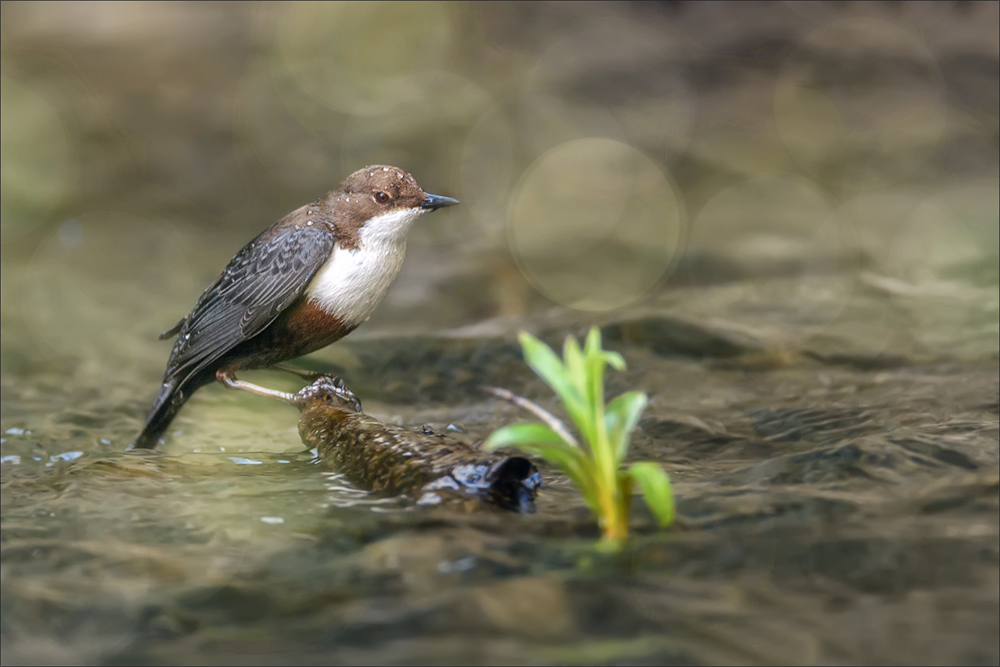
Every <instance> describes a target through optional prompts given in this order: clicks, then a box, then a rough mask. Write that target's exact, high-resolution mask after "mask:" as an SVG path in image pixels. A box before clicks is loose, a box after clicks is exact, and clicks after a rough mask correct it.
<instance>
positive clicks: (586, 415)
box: [563, 336, 597, 445]
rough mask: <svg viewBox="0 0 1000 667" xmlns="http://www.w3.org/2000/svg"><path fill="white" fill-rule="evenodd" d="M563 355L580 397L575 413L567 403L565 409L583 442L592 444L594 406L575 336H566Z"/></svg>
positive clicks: (570, 377)
mask: <svg viewBox="0 0 1000 667" xmlns="http://www.w3.org/2000/svg"><path fill="white" fill-rule="evenodd" d="M563 357H564V358H565V359H566V373H567V375H568V376H569V379H570V382H571V384H572V385H573V389H574V393H575V396H578V397H579V399H580V403H579V409H578V410H577V411H576V412H575V413H574V412H572V411H570V409H569V406H568V405H567V406H566V410H567V412H569V413H570V417H572V419H573V422H574V423H575V424H576V428H577V429H578V430H579V431H580V435H582V436H583V440H584V442H586V443H587V444H588V445H593V442H594V440H595V437H596V435H597V432H596V430H595V429H596V427H597V425H596V424H595V423H594V407H593V404H592V402H591V400H590V396H589V393H588V391H587V368H586V365H585V364H584V358H583V353H582V352H581V351H580V345H579V344H578V343H577V342H576V339H575V338H573V337H571V336H567V337H566V342H565V343H564V344H563Z"/></svg>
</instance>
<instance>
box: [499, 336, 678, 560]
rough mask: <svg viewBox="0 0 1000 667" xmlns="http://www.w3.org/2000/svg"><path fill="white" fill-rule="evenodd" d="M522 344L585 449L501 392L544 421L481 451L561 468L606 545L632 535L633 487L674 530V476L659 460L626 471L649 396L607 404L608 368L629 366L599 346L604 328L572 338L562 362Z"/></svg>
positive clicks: (528, 340) (518, 427)
mask: <svg viewBox="0 0 1000 667" xmlns="http://www.w3.org/2000/svg"><path fill="white" fill-rule="evenodd" d="M518 339H519V340H520V342H521V347H522V348H523V349H524V360H525V361H526V362H527V364H528V366H530V367H531V369H532V370H533V371H535V373H537V374H538V375H539V376H540V377H541V378H542V379H543V380H545V382H546V383H547V384H548V385H549V386H550V387H552V390H553V391H555V393H556V395H558V396H559V398H560V399H561V400H562V404H563V407H565V409H566V412H567V413H568V414H569V417H570V419H571V420H572V422H573V424H574V425H575V426H576V430H577V432H578V433H579V435H580V440H581V441H582V444H581V443H580V442H578V441H577V439H576V437H574V436H573V434H572V433H571V432H570V430H569V429H568V428H566V426H565V425H564V424H563V423H562V422H561V421H560V420H559V419H557V418H556V417H555V416H554V415H552V414H550V413H549V412H547V411H546V410H544V409H543V408H542V407H540V406H538V405H536V404H535V403H532V402H531V401H528V400H527V399H524V398H521V397H518V396H514V395H513V394H511V393H510V392H508V391H506V390H501V389H490V391H492V392H493V393H494V394H496V395H498V396H500V397H502V398H505V399H507V400H511V401H512V402H514V403H515V404H516V405H519V406H521V407H524V408H526V409H528V410H530V411H531V412H532V413H534V414H535V415H537V416H538V417H540V418H541V419H542V422H541V423H540V422H533V423H528V424H515V425H513V426H507V427H505V428H502V429H500V430H498V431H496V432H494V433H493V434H492V435H490V437H489V438H487V440H486V442H485V443H484V445H483V446H484V447H485V448H486V449H487V450H490V451H492V450H494V449H498V448H500V447H508V446H512V447H516V448H517V449H520V450H521V451H523V452H526V453H528V454H534V455H537V456H540V457H541V458H543V459H545V460H546V461H548V462H549V463H551V464H552V465H554V466H556V467H558V468H559V469H560V470H562V472H563V473H564V474H565V475H566V476H567V477H569V479H570V481H571V482H572V483H573V484H574V485H575V486H576V487H577V488H578V489H579V490H580V493H581V494H582V495H583V498H584V500H585V501H586V503H587V506H588V507H589V508H590V511H591V513H592V514H593V515H594V517H595V518H596V519H597V520H598V522H599V524H600V526H601V530H602V533H603V541H604V542H606V543H610V544H618V543H619V542H621V540H623V539H625V538H626V537H628V525H629V506H630V498H631V495H632V488H633V486H635V485H638V488H639V490H640V491H641V492H642V495H643V497H644V499H645V501H646V504H647V505H648V506H649V508H650V510H652V512H653V514H655V515H656V517H657V518H658V519H659V521H660V524H661V525H663V526H669V525H670V524H672V523H673V520H674V513H675V512H674V497H673V491H672V489H671V486H670V479H669V478H668V477H667V474H666V473H665V472H664V471H663V469H662V468H661V467H660V466H659V465H658V464H656V463H652V462H649V461H644V462H641V463H633V464H632V465H631V466H630V467H629V468H627V469H623V468H622V461H623V460H624V459H625V454H626V453H627V452H628V446H629V440H630V438H631V435H632V431H633V430H634V429H635V427H636V424H638V422H639V415H641V414H642V411H643V409H645V407H646V403H647V397H646V394H644V393H642V392H639V391H629V392H626V393H624V394H622V395H621V396H618V397H617V398H615V399H614V400H613V401H611V403H609V404H608V405H605V404H604V366H605V365H609V366H611V367H613V368H615V369H617V370H624V369H625V360H624V359H622V356H621V355H620V354H618V353H617V352H611V351H608V350H604V349H602V348H601V331H600V329H599V328H597V327H592V328H591V329H590V332H589V333H588V334H587V341H586V343H585V344H584V347H583V349H580V345H579V343H577V341H576V339H575V338H573V337H571V336H567V338H566V343H565V345H564V346H563V358H562V359H560V358H559V357H558V356H557V355H556V353H555V352H553V351H552V348H550V347H549V346H548V345H546V344H545V343H543V342H541V341H540V340H538V339H537V338H535V337H534V336H532V335H530V334H528V333H525V332H521V334H520V335H519V337H518Z"/></svg>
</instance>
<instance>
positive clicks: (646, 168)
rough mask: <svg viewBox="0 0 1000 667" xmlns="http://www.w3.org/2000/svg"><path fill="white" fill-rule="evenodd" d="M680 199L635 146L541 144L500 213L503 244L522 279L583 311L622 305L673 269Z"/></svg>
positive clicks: (680, 227)
mask: <svg viewBox="0 0 1000 667" xmlns="http://www.w3.org/2000/svg"><path fill="white" fill-rule="evenodd" d="M683 216H684V213H683V203H682V201H681V199H680V197H679V196H678V195H677V193H676V191H675V190H674V188H673V186H672V185H671V183H670V181H669V180H668V179H667V177H666V176H665V175H664V173H663V171H662V170H661V169H660V167H659V166H657V165H656V164H655V163H654V162H653V161H652V160H650V159H649V158H648V157H647V156H646V155H644V154H643V153H642V152H640V151H638V150H636V149H635V148H633V147H631V146H629V145H628V144H624V143H621V142H618V141H613V140H610V139H603V138H590V139H579V140H576V141H570V142H567V143H564V144H561V145H559V146H556V147H555V148H553V149H551V150H549V151H547V152H546V153H545V154H544V155H542V156H541V157H540V158H538V159H537V160H536V161H535V162H534V163H533V164H532V165H531V166H530V167H529V168H528V169H527V170H526V171H525V173H524V175H523V176H522V177H521V179H520V182H519V183H518V185H517V187H516V189H515V194H514V196H513V198H512V199H511V204H510V208H509V211H508V218H507V225H508V227H507V229H508V238H509V241H510V247H511V251H512V253H513V254H514V258H515V260H516V261H517V263H518V266H519V268H520V269H521V271H522V272H523V273H524V275H525V277H526V278H527V279H528V281H529V282H530V283H531V284H532V285H533V286H534V287H535V288H536V289H538V290H539V291H540V292H541V293H543V294H544V295H545V296H547V297H548V298H550V299H552V300H553V301H556V302H558V303H561V304H564V305H567V306H570V307H572V308H576V309H579V310H586V311H607V310H613V309H616V308H621V307H623V306H627V305H629V304H631V303H633V302H635V301H637V300H638V299H640V298H642V297H643V296H644V295H645V294H647V293H648V292H649V291H650V290H651V289H652V288H653V287H654V286H655V285H656V284H657V283H658V282H660V281H661V280H662V279H663V278H664V277H665V275H666V274H667V272H668V271H669V270H670V269H671V268H672V267H673V266H674V262H675V259H676V257H677V254H678V249H679V247H678V246H679V242H680V239H681V232H682V230H683V224H684V223H683V219H684V217H683Z"/></svg>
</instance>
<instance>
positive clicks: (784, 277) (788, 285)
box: [685, 173, 856, 335]
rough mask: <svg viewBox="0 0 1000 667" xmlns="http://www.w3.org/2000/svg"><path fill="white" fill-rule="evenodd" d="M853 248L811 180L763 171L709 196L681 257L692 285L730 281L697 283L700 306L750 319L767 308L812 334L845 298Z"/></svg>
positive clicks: (849, 230) (849, 231) (849, 232)
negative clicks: (721, 285) (721, 286)
mask: <svg viewBox="0 0 1000 667" xmlns="http://www.w3.org/2000/svg"><path fill="white" fill-rule="evenodd" d="M855 249H856V240H855V238H854V230H853V227H852V226H851V224H850V223H849V222H848V221H847V220H845V219H843V217H842V216H841V215H838V214H837V212H835V211H834V210H833V207H832V206H831V205H830V204H829V202H828V201H827V198H826V197H825V196H824V195H823V193H822V192H820V191H819V189H818V188H817V187H816V186H815V185H814V184H813V183H812V182H811V181H810V180H808V179H806V178H803V177H800V176H793V175H790V174H781V173H778V174H766V175H761V176H757V177H755V178H751V179H747V180H745V181H741V182H739V183H736V184H735V185H731V186H729V187H727V188H725V189H723V190H721V191H719V192H718V193H716V194H715V195H714V196H713V197H712V198H711V199H709V201H708V202H706V204H705V205H704V206H703V207H702V209H701V210H700V211H699V213H698V215H697V216H696V217H695V219H694V222H693V224H692V226H691V233H690V235H689V237H688V252H687V256H686V258H685V265H686V270H687V274H688V279H689V281H690V283H691V284H692V285H693V286H699V285H705V284H714V283H720V282H721V283H725V284H726V285H727V286H728V289H724V290H723V289H707V290H701V289H699V290H696V294H697V300H696V302H697V304H698V307H699V308H701V309H702V311H703V314H705V315H707V316H709V317H723V316H724V317H727V318H729V319H733V318H736V319H742V318H746V319H747V320H748V321H752V320H753V314H754V313H755V312H761V309H762V308H765V309H767V308H770V309H772V310H773V311H774V314H773V317H775V318H787V320H788V321H787V322H786V324H790V325H792V326H791V327H790V328H789V330H795V331H798V332H800V333H801V334H802V335H811V334H814V333H818V332H820V331H821V330H823V329H824V328H826V327H827V326H828V325H829V324H830V323H831V322H832V321H834V320H835V319H836V318H837V317H838V316H839V314H840V312H841V311H842V310H843V307H844V305H845V303H846V302H847V300H848V299H849V298H850V295H851V292H852V291H853V288H854V283H855V279H856V271H855V263H856V262H855V260H856V254H855ZM765 303H766V304H767V305H766V306H764V304H765ZM774 324H779V323H778V322H777V321H775V322H774Z"/></svg>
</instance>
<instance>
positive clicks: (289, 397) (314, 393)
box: [215, 369, 361, 412]
mask: <svg viewBox="0 0 1000 667" xmlns="http://www.w3.org/2000/svg"><path fill="white" fill-rule="evenodd" d="M281 370H284V369H281ZM296 370H297V369H296ZM296 374H298V373H296ZM215 379H216V380H218V381H219V382H220V383H221V384H222V385H223V386H224V387H226V388H227V389H242V390H243V391H249V392H250V393H252V394H258V395H260V396H269V397H271V398H277V399H279V400H282V401H285V402H286V403H291V404H292V405H294V406H296V407H298V408H302V407H303V406H304V405H305V404H306V403H308V402H309V401H310V400H313V399H316V398H318V397H321V396H333V397H335V398H336V399H337V402H338V403H340V404H341V405H345V404H346V406H350V407H351V408H353V409H354V411H355V412H361V401H360V400H359V399H358V397H357V396H356V395H355V394H354V392H353V391H351V390H350V389H348V388H347V385H346V384H344V381H343V380H341V379H340V378H338V377H333V376H330V375H321V374H315V379H313V382H312V384H310V385H308V386H307V387H303V388H302V389H301V390H299V391H298V392H297V393H294V394H290V393H288V392H286V391H278V390H277V389H268V388H266V387H261V386H258V385H255V384H253V383H250V382H246V381H244V380H237V379H236V375H235V374H234V373H233V372H232V371H227V370H219V371H216V373H215ZM346 406H345V407H346Z"/></svg>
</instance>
